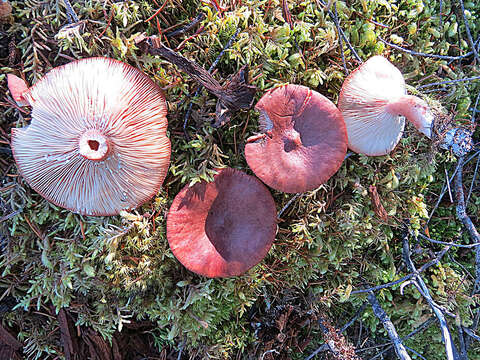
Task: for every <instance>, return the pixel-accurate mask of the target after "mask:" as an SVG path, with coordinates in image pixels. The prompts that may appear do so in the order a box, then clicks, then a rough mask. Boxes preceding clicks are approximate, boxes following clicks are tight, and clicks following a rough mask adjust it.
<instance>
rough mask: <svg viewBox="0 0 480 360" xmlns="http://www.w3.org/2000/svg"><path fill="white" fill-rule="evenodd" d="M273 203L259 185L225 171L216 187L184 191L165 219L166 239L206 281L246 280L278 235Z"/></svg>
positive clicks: (199, 186) (198, 185)
mask: <svg viewBox="0 0 480 360" xmlns="http://www.w3.org/2000/svg"><path fill="white" fill-rule="evenodd" d="M276 219H277V217H276V209H275V202H274V201H273V198H272V195H271V194H270V192H269V191H268V189H267V188H266V187H265V185H263V184H262V183H261V182H260V181H259V180H258V179H256V178H255V177H253V176H250V175H247V174H245V173H243V172H241V171H239V170H234V169H231V168H226V169H221V170H219V171H218V174H217V175H215V177H214V181H213V182H210V183H207V182H205V181H202V182H200V183H196V184H195V185H193V186H192V187H189V186H185V187H184V188H183V189H182V190H181V191H180V192H179V193H178V195H177V196H176V197H175V199H174V200H173V203H172V206H171V207H170V210H169V212H168V216H167V239H168V242H169V244H170V248H171V249H172V252H173V254H174V255H175V257H176V258H177V259H178V260H179V261H180V262H181V263H182V264H183V265H184V266H185V267H186V268H187V269H189V270H191V271H193V272H195V273H197V274H200V275H204V276H208V277H228V276H236V275H240V274H243V273H244V272H245V271H247V270H248V269H249V268H251V267H252V266H254V265H256V264H257V263H259V262H260V261H261V260H262V259H263V258H264V257H265V255H266V254H267V252H268V250H269V249H270V247H271V245H272V243H273V240H274V239H275V234H276V231H277V220H276Z"/></svg>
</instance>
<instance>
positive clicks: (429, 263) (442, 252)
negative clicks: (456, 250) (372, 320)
mask: <svg viewBox="0 0 480 360" xmlns="http://www.w3.org/2000/svg"><path fill="white" fill-rule="evenodd" d="M450 248H451V245H448V246H445V247H444V248H443V249H442V250H441V251H439V252H438V254H437V256H436V257H435V258H434V259H433V260H431V261H429V262H428V263H426V264H424V265H423V266H422V267H421V268H420V269H419V270H418V272H419V273H422V272H424V271H425V270H427V269H428V268H429V267H431V266H434V265H437V264H438V263H439V262H440V260H441V259H442V258H443V256H444V255H445V254H446V253H447V251H448V250H450ZM413 276H414V274H408V275H406V276H404V277H402V278H400V279H398V280H395V281H392V282H389V283H386V284H383V285H377V286H373V287H371V288H368V289H361V290H354V291H352V292H351V294H352V295H353V294H363V293H368V292H371V291H377V290H381V289H385V288H388V287H392V286H395V285H397V284H400V283H402V282H404V281H407V280H410V279H411V278H412V277H413Z"/></svg>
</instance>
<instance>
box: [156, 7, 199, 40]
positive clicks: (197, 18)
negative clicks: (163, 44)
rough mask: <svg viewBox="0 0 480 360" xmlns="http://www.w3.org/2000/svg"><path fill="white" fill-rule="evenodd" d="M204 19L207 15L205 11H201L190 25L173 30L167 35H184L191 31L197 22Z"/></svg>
mask: <svg viewBox="0 0 480 360" xmlns="http://www.w3.org/2000/svg"><path fill="white" fill-rule="evenodd" d="M204 19H205V15H204V14H203V13H200V14H198V15H197V17H196V18H195V19H193V20H192V21H191V22H190V23H189V24H188V25H185V26H183V27H182V28H180V29H177V30H173V31H172V32H169V33H167V34H165V37H167V38H169V37H174V36H179V35H183V34H185V33H186V32H188V31H190V29H193V28H194V27H195V26H196V25H197V24H199V23H200V22H202V21H203V20H204Z"/></svg>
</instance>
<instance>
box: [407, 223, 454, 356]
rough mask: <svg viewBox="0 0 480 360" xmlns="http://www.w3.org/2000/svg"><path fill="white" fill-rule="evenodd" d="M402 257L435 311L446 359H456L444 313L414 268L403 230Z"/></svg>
mask: <svg viewBox="0 0 480 360" xmlns="http://www.w3.org/2000/svg"><path fill="white" fill-rule="evenodd" d="M402 253H403V259H404V261H405V264H406V265H407V268H408V269H409V271H411V273H412V274H413V275H414V280H415V283H416V284H418V287H419V289H421V290H422V292H421V294H422V296H423V297H424V298H425V300H426V301H427V303H428V304H429V305H430V308H431V309H432V310H433V312H434V313H435V316H436V317H437V319H438V322H439V324H440V329H441V332H442V339H443V343H444V345H445V352H446V355H447V359H448V360H456V359H458V351H457V349H456V348H455V345H454V343H453V340H452V335H451V334H450V330H449V329H448V325H447V321H446V319H445V315H443V312H442V311H441V310H440V309H439V308H438V306H436V305H435V304H434V302H433V299H432V297H431V295H430V292H429V290H428V287H427V285H426V284H425V282H424V281H423V279H422V277H421V276H420V273H419V272H418V271H417V269H416V268H415V265H414V264H413V261H412V259H411V258H410V245H409V243H408V232H407V231H405V235H404V237H403V251H402Z"/></svg>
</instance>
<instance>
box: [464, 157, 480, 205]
mask: <svg viewBox="0 0 480 360" xmlns="http://www.w3.org/2000/svg"><path fill="white" fill-rule="evenodd" d="M479 163H480V156H479V157H478V158H477V163H476V164H475V171H474V172H473V178H472V182H471V183H470V189H468V196H467V204H468V202H469V201H470V196H471V195H472V190H473V186H474V184H475V181H476V180H477V174H478V164H479Z"/></svg>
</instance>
